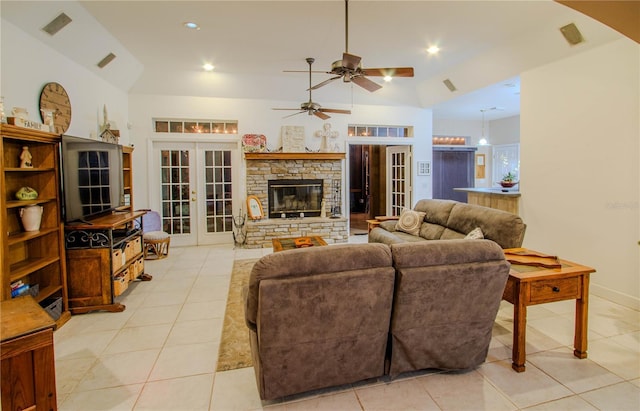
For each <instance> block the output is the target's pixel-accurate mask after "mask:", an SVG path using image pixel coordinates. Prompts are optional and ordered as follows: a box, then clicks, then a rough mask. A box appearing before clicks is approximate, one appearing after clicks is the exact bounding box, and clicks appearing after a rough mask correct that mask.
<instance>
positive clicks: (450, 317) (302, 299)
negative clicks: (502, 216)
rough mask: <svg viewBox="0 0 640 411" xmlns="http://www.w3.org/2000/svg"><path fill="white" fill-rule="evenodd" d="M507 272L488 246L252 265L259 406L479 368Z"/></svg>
mask: <svg viewBox="0 0 640 411" xmlns="http://www.w3.org/2000/svg"><path fill="white" fill-rule="evenodd" d="M508 272H509V263H508V262H507V261H506V260H505V259H504V254H503V252H502V250H501V248H500V247H499V246H498V245H497V244H496V243H494V242H492V241H488V240H454V241H428V242H427V241H425V242H419V243H403V244H393V245H391V246H387V245H385V244H341V245H332V246H328V247H312V248H306V249H298V250H288V251H283V252H279V253H274V254H270V255H267V256H264V257H262V258H261V259H260V260H259V261H258V262H257V263H256V265H255V266H254V267H253V270H252V272H251V275H250V279H249V285H248V289H247V290H246V296H245V304H246V305H245V319H246V323H247V326H248V327H249V334H250V341H251V351H252V357H253V363H254V370H255V375H256V382H257V385H258V390H259V393H260V397H261V398H262V399H263V400H271V399H276V398H280V397H284V396H288V395H292V394H297V393H302V392H306V391H310V390H316V389H320V388H326V387H332V386H337V385H344V384H349V383H354V382H357V381H361V380H365V379H370V378H376V377H382V376H384V375H388V374H391V375H397V374H399V373H402V372H405V371H410V370H420V369H424V368H440V369H469V368H473V367H475V366H477V365H479V364H480V363H482V362H483V361H484V360H485V359H486V355H487V350H488V347H489V342H490V338H491V330H492V326H493V321H494V320H495V317H496V314H497V309H498V306H499V304H500V300H501V298H502V292H503V289H504V286H505V283H506V281H507V277H508Z"/></svg>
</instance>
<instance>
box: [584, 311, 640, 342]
mask: <svg viewBox="0 0 640 411" xmlns="http://www.w3.org/2000/svg"><path fill="white" fill-rule="evenodd" d="M589 329H590V330H593V331H595V332H597V333H598V334H600V335H603V336H605V337H613V336H616V335H621V334H628V333H631V332H634V331H638V329H640V325H638V323H632V322H631V321H626V320H623V319H620V318H616V317H615V316H613V315H611V314H610V313H606V312H605V313H600V312H598V311H594V310H589Z"/></svg>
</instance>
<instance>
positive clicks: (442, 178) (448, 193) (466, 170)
mask: <svg viewBox="0 0 640 411" xmlns="http://www.w3.org/2000/svg"><path fill="white" fill-rule="evenodd" d="M474 153H475V149H469V148H465V149H450V148H447V149H439V148H435V147H434V149H433V198H439V199H445V200H456V201H460V202H463V203H466V202H467V193H465V192H460V191H454V190H453V189H454V188H469V187H475V180H474V173H473V166H474Z"/></svg>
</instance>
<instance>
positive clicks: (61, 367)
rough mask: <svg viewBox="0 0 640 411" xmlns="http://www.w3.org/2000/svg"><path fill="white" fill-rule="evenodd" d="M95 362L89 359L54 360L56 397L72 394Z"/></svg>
mask: <svg viewBox="0 0 640 411" xmlns="http://www.w3.org/2000/svg"><path fill="white" fill-rule="evenodd" d="M54 348H55V347H54ZM95 361H96V358H90V357H86V358H74V359H70V360H60V359H58V360H56V392H57V394H58V396H59V395H60V394H67V393H70V392H72V391H73V390H74V388H75V387H76V386H77V385H78V384H79V383H80V381H82V378H83V377H84V375H85V373H86V372H87V371H89V369H90V368H91V366H93V364H94V363H95Z"/></svg>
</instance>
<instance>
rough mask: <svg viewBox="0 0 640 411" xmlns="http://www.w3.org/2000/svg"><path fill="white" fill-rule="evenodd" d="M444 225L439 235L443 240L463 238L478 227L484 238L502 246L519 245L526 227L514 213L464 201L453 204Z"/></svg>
mask: <svg viewBox="0 0 640 411" xmlns="http://www.w3.org/2000/svg"><path fill="white" fill-rule="evenodd" d="M445 226H446V229H445V230H444V231H443V233H442V235H441V237H440V238H441V239H443V240H451V239H458V238H464V237H465V236H466V235H467V234H469V233H470V232H471V231H473V230H474V229H475V228H476V227H480V229H481V230H482V233H483V234H484V238H486V239H489V240H493V241H495V242H496V243H498V244H499V245H500V247H502V248H516V247H521V246H522V241H523V240H524V233H525V229H526V226H525V224H524V222H523V221H522V218H520V217H519V216H517V215H515V214H511V213H507V212H506V211H502V210H496V209H494V208H488V207H482V206H477V205H471V204H465V203H456V204H455V205H454V207H453V208H452V209H451V212H450V213H449V219H448V220H447V223H446V224H445Z"/></svg>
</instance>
